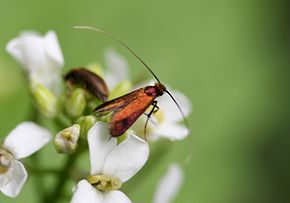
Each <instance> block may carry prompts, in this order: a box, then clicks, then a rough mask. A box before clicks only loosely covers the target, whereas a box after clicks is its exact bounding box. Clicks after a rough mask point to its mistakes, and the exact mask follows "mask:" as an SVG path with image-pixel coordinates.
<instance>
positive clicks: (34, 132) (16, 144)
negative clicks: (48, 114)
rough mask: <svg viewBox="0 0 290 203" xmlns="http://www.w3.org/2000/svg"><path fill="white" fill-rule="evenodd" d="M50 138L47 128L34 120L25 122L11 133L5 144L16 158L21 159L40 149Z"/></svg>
mask: <svg viewBox="0 0 290 203" xmlns="http://www.w3.org/2000/svg"><path fill="white" fill-rule="evenodd" d="M50 139H51V135H50V132H49V131H48V130H47V129H45V128H43V127H41V126H39V125H37V124H36V123H33V122H23V123H21V124H19V125H18V126H16V128H15V129H14V130H12V131H11V132H10V133H9V135H8V136H7V137H6V139H5V140H4V143H3V146H4V148H5V149H7V150H9V151H10V152H11V153H12V154H13V156H14V157H15V158H16V159H21V158H24V157H27V156H29V155H31V154H33V153H34V152H36V151H38V150H39V149H40V148H42V147H43V146H44V145H46V144H47V143H48V142H49V141H50Z"/></svg>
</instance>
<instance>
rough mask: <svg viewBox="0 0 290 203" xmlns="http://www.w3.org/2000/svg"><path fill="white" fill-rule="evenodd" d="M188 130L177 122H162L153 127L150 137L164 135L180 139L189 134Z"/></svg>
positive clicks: (155, 137) (172, 139) (172, 138)
mask: <svg viewBox="0 0 290 203" xmlns="http://www.w3.org/2000/svg"><path fill="white" fill-rule="evenodd" d="M189 132H190V131H189V130H188V129H187V128H186V127H185V126H183V125H180V124H177V123H162V124H160V125H159V126H158V127H156V128H155V129H154V131H153V132H152V139H153V140H154V139H157V138H159V137H165V138H168V139H170V140H171V141H174V140H182V139H184V138H185V137H186V136H188V134H189Z"/></svg>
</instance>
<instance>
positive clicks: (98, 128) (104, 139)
mask: <svg viewBox="0 0 290 203" xmlns="http://www.w3.org/2000/svg"><path fill="white" fill-rule="evenodd" d="M88 143H89V150H90V162H91V174H92V175H94V174H101V173H102V172H103V167H104V162H105V158H106V157H107V155H108V154H109V152H110V151H111V150H112V149H113V148H114V147H115V146H116V145H117V139H115V138H110V135H109V132H108V125H107V124H106V123H103V122H97V123H95V125H94V126H93V127H92V128H91V129H90V130H89V132H88Z"/></svg>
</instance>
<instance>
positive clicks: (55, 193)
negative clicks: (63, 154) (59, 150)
mask: <svg viewBox="0 0 290 203" xmlns="http://www.w3.org/2000/svg"><path fill="white" fill-rule="evenodd" d="M79 154H80V153H77V152H76V153H75V154H71V155H68V157H67V160H66V162H65V164H64V167H63V168H62V170H61V171H60V172H59V173H58V176H57V178H56V179H57V183H56V186H55V187H54V188H53V190H52V192H51V193H50V194H49V195H48V196H46V198H45V199H44V200H43V203H52V202H53V203H57V202H58V201H59V200H60V199H61V197H62V196H63V193H64V189H65V186H66V183H67V181H68V180H69V178H68V177H69V175H70V169H71V168H73V166H74V164H75V162H76V160H77V157H78V155H79Z"/></svg>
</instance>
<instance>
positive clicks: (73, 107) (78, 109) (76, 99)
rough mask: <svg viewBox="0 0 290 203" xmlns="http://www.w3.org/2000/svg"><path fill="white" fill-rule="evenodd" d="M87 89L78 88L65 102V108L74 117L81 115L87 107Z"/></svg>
mask: <svg viewBox="0 0 290 203" xmlns="http://www.w3.org/2000/svg"><path fill="white" fill-rule="evenodd" d="M85 94H86V93H85V90H84V89H82V88H77V89H75V90H73V92H72V94H71V95H70V96H69V98H67V100H66V102H65V110H66V112H67V113H68V114H69V115H70V116H72V117H78V116H81V115H82V113H83V111H84V110H85V107H86V97H85V96H86V95H85Z"/></svg>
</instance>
